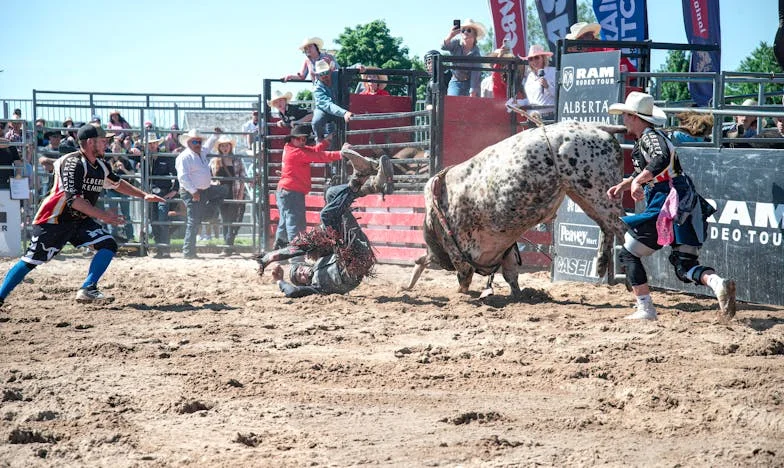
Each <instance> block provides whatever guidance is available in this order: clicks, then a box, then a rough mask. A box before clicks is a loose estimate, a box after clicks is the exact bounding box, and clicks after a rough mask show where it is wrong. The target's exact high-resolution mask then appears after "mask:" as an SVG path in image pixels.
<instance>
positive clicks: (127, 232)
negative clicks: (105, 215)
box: [104, 190, 133, 240]
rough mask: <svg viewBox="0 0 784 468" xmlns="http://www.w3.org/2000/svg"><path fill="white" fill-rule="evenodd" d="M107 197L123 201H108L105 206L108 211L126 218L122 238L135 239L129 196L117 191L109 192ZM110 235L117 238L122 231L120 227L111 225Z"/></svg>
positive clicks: (109, 227)
mask: <svg viewBox="0 0 784 468" xmlns="http://www.w3.org/2000/svg"><path fill="white" fill-rule="evenodd" d="M106 196H107V197H111V198H115V197H116V198H120V199H121V200H106V201H105V202H104V206H105V207H106V209H107V210H114V211H115V212H116V213H117V214H121V215H123V216H125V226H123V227H122V236H123V237H125V239H127V240H131V239H133V224H132V223H131V202H130V199H131V197H129V196H128V195H123V194H122V193H120V192H117V191H115V190H107V191H106ZM108 230H109V234H111V235H112V236H116V235H117V233H118V232H119V230H120V227H119V226H114V225H111V224H110V225H109V226H108Z"/></svg>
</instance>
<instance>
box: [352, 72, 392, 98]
mask: <svg viewBox="0 0 784 468" xmlns="http://www.w3.org/2000/svg"><path fill="white" fill-rule="evenodd" d="M365 70H366V71H368V72H370V73H366V74H365V75H362V79H363V80H364V85H365V86H364V89H363V90H362V92H361V93H359V94H363V95H370V96H389V91H387V90H386V89H385V88H386V87H387V81H389V79H388V78H387V75H380V74H377V73H372V72H373V71H374V70H378V68H375V67H369V68H365Z"/></svg>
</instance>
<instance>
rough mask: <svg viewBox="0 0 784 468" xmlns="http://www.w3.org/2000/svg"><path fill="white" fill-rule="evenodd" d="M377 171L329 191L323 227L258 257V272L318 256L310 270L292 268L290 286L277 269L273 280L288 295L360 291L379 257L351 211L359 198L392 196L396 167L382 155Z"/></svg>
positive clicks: (357, 173)
mask: <svg viewBox="0 0 784 468" xmlns="http://www.w3.org/2000/svg"><path fill="white" fill-rule="evenodd" d="M379 162H380V164H379V166H380V167H379V169H378V173H377V174H376V175H374V176H373V177H370V178H368V175H369V174H367V173H362V172H360V171H359V170H355V172H354V175H353V176H352V179H351V181H350V182H349V183H348V184H345V185H336V186H333V187H330V188H329V190H328V191H327V204H326V205H325V206H324V209H322V210H321V226H320V227H319V228H317V229H314V230H313V231H310V232H309V233H307V234H304V235H302V236H300V237H298V238H297V239H294V241H293V242H292V246H290V247H288V248H286V249H282V250H277V251H273V252H269V253H267V254H264V255H262V256H261V257H260V258H259V259H258V262H259V272H260V273H262V274H263V273H264V269H265V267H266V266H267V265H269V264H270V263H271V262H273V261H280V260H285V259H289V258H294V257H298V256H303V255H307V256H308V257H310V258H312V259H313V258H315V259H316V263H315V265H313V266H312V267H310V266H308V265H305V264H304V263H296V264H293V265H292V266H291V268H290V270H289V277H290V279H291V283H288V282H286V281H283V269H282V268H281V266H280V265H275V267H274V268H273V270H272V278H273V279H274V280H275V281H276V282H277V283H278V287H279V288H280V290H281V291H282V292H283V293H284V294H285V295H286V297H304V296H308V295H311V294H345V293H347V292H349V291H351V290H352V289H354V288H356V287H357V286H358V285H359V284H360V282H361V281H362V279H363V278H364V277H365V276H367V275H368V274H369V273H370V271H371V270H372V269H373V265H374V264H375V261H376V259H375V256H374V255H373V250H372V248H371V245H370V240H369V239H368V238H367V236H366V235H365V233H364V232H362V229H361V228H360V227H359V224H358V223H357V220H356V219H355V218H354V215H353V214H352V213H351V205H352V203H353V202H354V200H355V199H357V198H358V197H362V196H364V195H368V194H371V193H379V192H380V193H390V191H391V190H390V189H391V182H392V163H391V162H390V160H389V158H388V157H387V156H386V155H384V156H381V159H380V161H379Z"/></svg>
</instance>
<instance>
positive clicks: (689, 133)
mask: <svg viewBox="0 0 784 468" xmlns="http://www.w3.org/2000/svg"><path fill="white" fill-rule="evenodd" d="M675 117H676V118H677V119H678V122H679V123H680V125H678V126H677V127H676V128H674V129H672V130H671V131H670V133H669V135H668V136H669V137H670V140H672V142H673V143H675V144H676V145H679V144H682V143H694V142H703V141H709V140H710V138H711V134H712V133H713V115H711V114H699V113H697V112H681V113H679V114H676V115H675Z"/></svg>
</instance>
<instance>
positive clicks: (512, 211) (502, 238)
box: [402, 121, 626, 298]
mask: <svg viewBox="0 0 784 468" xmlns="http://www.w3.org/2000/svg"><path fill="white" fill-rule="evenodd" d="M623 131H625V128H624V127H622V126H611V125H597V124H591V123H584V122H576V121H566V122H559V123H555V124H552V125H547V126H544V127H538V128H534V129H530V130H526V131H524V132H521V133H518V134H516V135H513V136H511V137H509V138H507V139H505V140H503V141H501V142H499V143H496V144H495V145H493V146H490V147H488V148H485V149H484V150H482V151H481V152H480V153H479V154H477V155H476V156H474V157H472V158H471V159H468V160H467V161H464V162H462V163H460V164H457V165H455V166H451V167H448V168H445V169H444V170H442V171H441V172H440V173H438V174H437V175H435V176H433V177H431V178H430V179H429V180H428V182H427V184H426V185H425V189H424V194H425V210H426V214H425V220H424V226H423V230H424V238H425V242H426V244H427V254H425V255H423V256H422V257H420V258H419V259H417V260H416V266H415V268H414V272H413V274H412V276H411V280H410V281H409V284H408V285H407V286H404V287H403V288H402V289H403V290H411V289H412V288H413V287H414V285H415V284H416V282H417V280H418V279H419V276H420V275H421V274H422V272H423V271H424V269H425V268H427V267H428V266H429V265H430V264H431V263H433V262H435V263H436V264H438V265H440V266H441V267H442V268H444V269H446V270H449V271H456V272H457V279H458V282H459V284H460V287H459V292H461V293H467V292H468V290H469V287H470V285H471V280H472V278H473V275H474V273H475V272H476V273H479V274H481V275H486V276H490V280H489V281H488V287H487V288H486V289H485V291H484V292H483V293H482V297H484V296H486V295H489V294H492V275H493V274H494V273H495V272H496V271H497V270H498V269H499V268H500V269H501V271H502V273H503V277H504V279H505V280H506V282H507V283H508V284H509V287H510V288H511V295H512V297H514V298H519V297H521V295H522V293H521V291H520V286H519V285H518V281H517V277H518V265H519V251H518V250H517V248H516V246H517V240H518V239H520V237H521V236H522V235H523V233H525V232H526V231H527V230H529V229H530V228H532V227H533V226H535V225H537V224H539V223H542V222H545V221H547V220H550V219H551V218H552V217H553V216H554V215H555V212H556V210H557V209H558V206H559V205H560V204H561V202H562V201H563V198H564V196H565V195H568V196H569V197H570V198H571V199H572V200H573V201H574V202H575V203H577V204H578V205H579V206H580V207H581V208H582V209H583V211H584V212H585V213H586V214H587V215H588V216H590V217H591V219H593V220H594V221H595V222H596V223H597V224H598V225H599V227H600V228H601V236H600V239H599V250H598V253H597V261H596V266H597V273H598V274H599V276H600V277H603V276H604V275H605V274H607V275H608V278H609V281H610V282H613V278H614V271H613V262H612V254H613V252H612V244H613V238H614V237H615V236H617V237H618V238H623V234H624V232H625V230H626V229H625V227H624V225H623V222H622V221H621V220H620V217H621V216H623V215H624V214H625V213H624V212H623V208H622V207H621V205H620V203H618V202H617V201H614V200H610V199H608V197H607V196H606V195H605V191H606V190H607V189H608V188H609V187H611V186H613V185H614V184H616V183H618V182H619V181H620V180H621V179H622V177H623V155H622V152H621V148H620V145H619V144H618V141H617V140H616V139H615V137H614V136H613V135H612V134H613V133H620V132H623Z"/></svg>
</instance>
